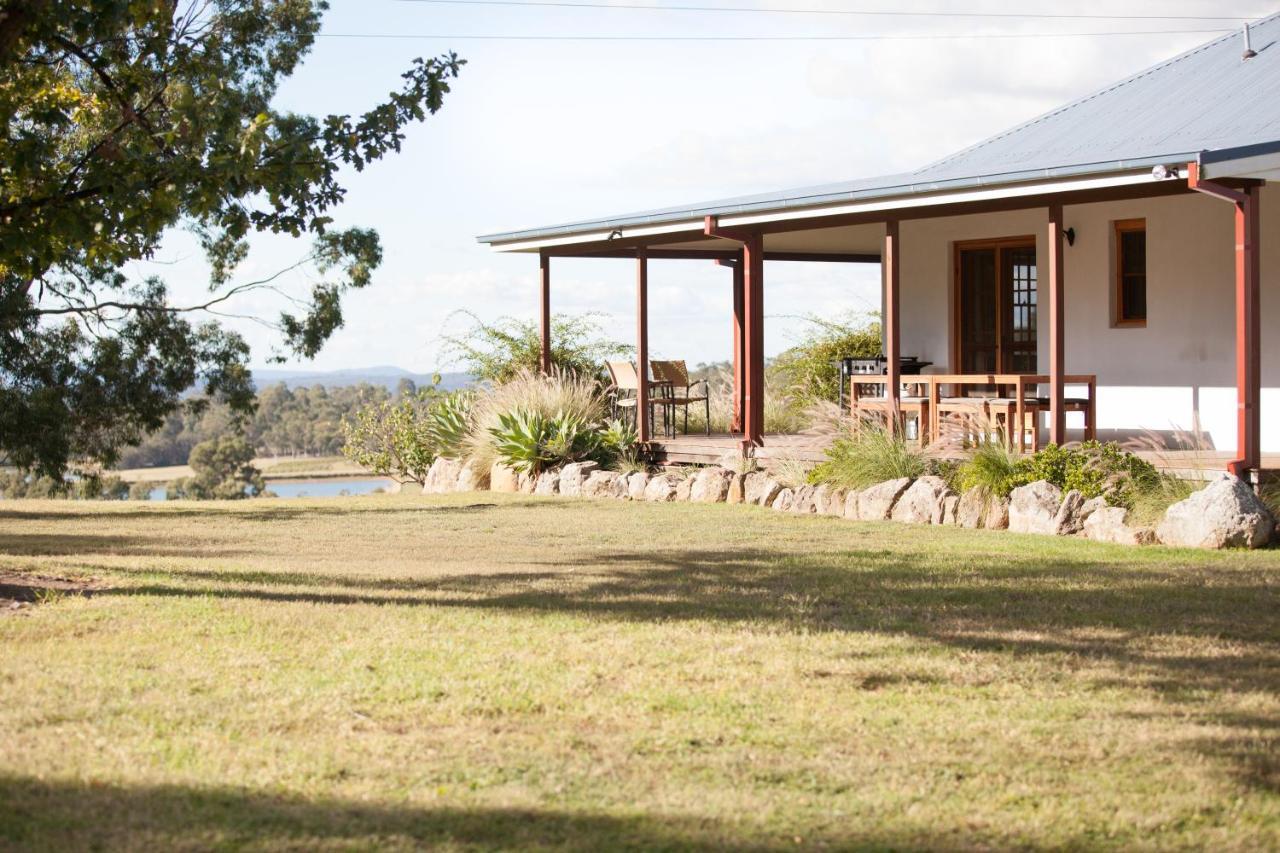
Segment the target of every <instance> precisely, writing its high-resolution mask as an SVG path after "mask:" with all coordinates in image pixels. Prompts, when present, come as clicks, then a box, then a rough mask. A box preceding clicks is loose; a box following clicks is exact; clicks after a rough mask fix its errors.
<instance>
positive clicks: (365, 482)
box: [151, 477, 395, 501]
mask: <svg viewBox="0 0 1280 853" xmlns="http://www.w3.org/2000/svg"><path fill="white" fill-rule="evenodd" d="M394 486H395V483H393V482H392V481H391V480H385V479H382V478H380V477H378V478H369V479H346V478H343V477H327V478H324V479H312V480H268V481H267V490H268V491H271V492H275V493H276V495H277V496H278V497H281V498H336V497H339V496H343V495H367V494H371V493H372V492H373V491H374V490H376V489H382V490H383V491H388V492H389V491H391V489H392V488H393V487H394ZM164 496H165V487H164V486H159V487H158V488H154V489H152V490H151V500H153V501H162V500H164V499H165V497H164Z"/></svg>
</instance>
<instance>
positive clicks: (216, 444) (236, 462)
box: [165, 435, 265, 500]
mask: <svg viewBox="0 0 1280 853" xmlns="http://www.w3.org/2000/svg"><path fill="white" fill-rule="evenodd" d="M187 464H188V465H190V466H191V470H192V472H193V474H192V475H191V476H190V477H184V478H182V479H178V480H174V481H173V482H172V483H170V484H169V487H168V489H167V490H166V492H165V497H166V498H167V499H168V500H174V499H175V498H190V499H192V500H239V499H241V498H246V497H249V496H257V495H259V494H261V493H262V490H263V487H264V486H265V483H264V482H263V479H262V472H261V471H259V470H258V469H257V468H255V467H254V466H253V448H252V447H251V446H250V445H249V442H248V441H246V440H245V438H244V436H241V435H224V436H222V437H220V438H214V439H210V440H209V441H202V442H200V443H199V444H197V445H196V446H195V447H193V448H191V456H190V458H189V459H188V460H187Z"/></svg>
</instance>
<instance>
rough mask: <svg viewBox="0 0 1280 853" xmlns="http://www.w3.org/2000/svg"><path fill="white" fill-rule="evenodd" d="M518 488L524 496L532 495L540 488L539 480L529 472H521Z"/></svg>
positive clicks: (517, 482)
mask: <svg viewBox="0 0 1280 853" xmlns="http://www.w3.org/2000/svg"><path fill="white" fill-rule="evenodd" d="M516 486H517V487H518V488H519V489H520V491H521V492H523V493H524V494H526V495H531V494H533V490H534V489H535V488H537V486H538V478H537V477H535V476H533V475H532V474H530V473H528V472H527V471H524V472H521V474H520V476H519V478H517V479H516Z"/></svg>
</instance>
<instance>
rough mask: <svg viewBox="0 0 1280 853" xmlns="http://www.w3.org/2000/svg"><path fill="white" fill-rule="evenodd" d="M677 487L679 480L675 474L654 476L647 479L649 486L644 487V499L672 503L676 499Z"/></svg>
mask: <svg viewBox="0 0 1280 853" xmlns="http://www.w3.org/2000/svg"><path fill="white" fill-rule="evenodd" d="M679 485H680V478H679V477H677V476H676V475H675V474H655V475H654V476H653V477H651V478H649V484H648V485H647V486H645V487H644V499H645V500H647V501H655V502H659V503H661V502H663V501H673V500H675V499H676V487H677V486H679Z"/></svg>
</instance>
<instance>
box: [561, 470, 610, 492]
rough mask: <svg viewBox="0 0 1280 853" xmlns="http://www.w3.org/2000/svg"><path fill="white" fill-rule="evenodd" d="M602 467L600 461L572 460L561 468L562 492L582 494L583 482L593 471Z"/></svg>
mask: <svg viewBox="0 0 1280 853" xmlns="http://www.w3.org/2000/svg"><path fill="white" fill-rule="evenodd" d="M599 467H600V464H599V463H598V462H570V463H569V464H568V465H566V466H564V467H563V468H561V469H560V494H562V495H565V496H566V497H577V496H579V495H581V494H582V484H583V483H585V482H586V480H587V477H589V476H591V472H592V471H595V470H596V469H597V468H599Z"/></svg>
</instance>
